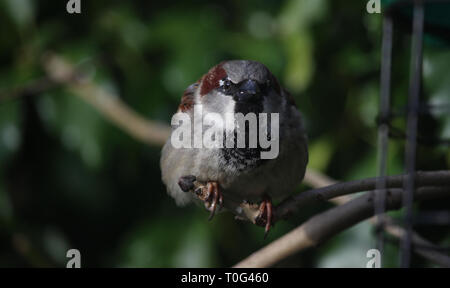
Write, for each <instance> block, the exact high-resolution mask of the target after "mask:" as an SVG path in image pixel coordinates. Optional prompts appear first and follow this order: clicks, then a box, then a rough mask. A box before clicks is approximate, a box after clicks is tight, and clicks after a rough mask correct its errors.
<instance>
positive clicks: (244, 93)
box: [233, 79, 261, 102]
mask: <svg viewBox="0 0 450 288" xmlns="http://www.w3.org/2000/svg"><path fill="white" fill-rule="evenodd" d="M260 95H261V90H260V88H259V85H258V83H257V82H256V81H255V80H251V79H249V80H245V81H243V82H242V83H240V85H239V89H238V90H237V91H236V92H235V94H234V97H233V98H234V99H235V100H236V101H237V102H254V101H255V100H257V99H258V98H259V97H260Z"/></svg>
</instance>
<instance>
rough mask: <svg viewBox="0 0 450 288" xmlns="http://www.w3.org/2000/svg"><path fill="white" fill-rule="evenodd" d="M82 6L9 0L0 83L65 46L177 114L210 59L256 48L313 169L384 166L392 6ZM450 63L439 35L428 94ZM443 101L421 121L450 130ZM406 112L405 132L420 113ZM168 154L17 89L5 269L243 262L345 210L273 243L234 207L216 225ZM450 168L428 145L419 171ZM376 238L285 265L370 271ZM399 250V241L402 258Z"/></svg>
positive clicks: (404, 74) (402, 99) (361, 233)
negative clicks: (72, 254)
mask: <svg viewBox="0 0 450 288" xmlns="http://www.w3.org/2000/svg"><path fill="white" fill-rule="evenodd" d="M81 3H82V13H81V14H79V15H77V14H73V15H70V14H68V13H66V10H65V9H66V7H65V6H66V1H50V0H47V1H45V0H40V1H38V0H36V1H33V0H20V1H19V0H0V95H8V93H9V91H13V90H15V89H20V87H26V86H27V85H28V84H29V83H30V82H31V81H34V80H37V79H41V77H43V76H44V75H45V73H44V71H43V69H42V65H41V61H42V55H44V53H45V52H47V51H53V52H56V53H58V54H60V55H61V56H63V57H65V58H67V59H68V60H70V61H72V62H73V63H75V64H77V65H79V67H80V68H81V69H83V71H85V73H88V74H89V75H90V76H92V77H93V79H94V81H95V82H96V83H97V84H98V85H101V86H102V87H104V88H105V89H108V90H110V91H113V92H114V93H116V94H117V95H120V97H121V98H122V99H123V100H124V101H125V102H126V103H127V104H128V105H130V106H131V107H132V108H133V109H135V110H136V111H138V112H139V113H140V114H142V115H143V116H145V117H147V118H149V119H154V120H158V121H162V122H166V123H168V122H169V119H170V117H171V115H172V113H173V112H174V111H175V110H176V107H177V105H178V102H179V99H180V96H181V95H182V93H183V90H184V89H185V88H186V87H187V86H188V85H189V84H191V83H193V82H195V81H196V80H197V79H198V78H200V77H201V75H202V74H203V73H205V72H206V71H207V70H208V69H209V68H210V67H211V66H213V65H215V64H217V63H218V62H220V61H222V60H225V59H234V58H238V59H253V60H257V61H260V62H262V63H264V64H266V65H267V66H268V67H269V68H270V69H271V70H272V72H273V73H274V74H275V75H277V77H278V78H279V79H280V80H281V82H282V84H283V85H284V86H285V87H286V88H287V89H288V90H289V91H291V92H292V94H293V95H294V97H295V99H296V101H297V104H298V107H299V109H300V110H301V111H302V112H303V114H304V117H305V121H306V127H307V131H308V134H309V138H310V143H309V146H310V167H312V168H315V169H318V170H320V171H322V172H324V173H326V174H328V175H329V176H331V177H334V178H336V179H341V180H350V179H356V178H363V177H372V176H375V175H376V171H377V170H376V143H377V141H376V135H377V134H376V123H375V118H376V116H377V111H378V94H379V73H380V71H379V67H380V57H381V56H380V46H381V16H380V15H377V14H372V15H371V14H368V13H366V11H365V5H366V3H365V1H343V0H342V1H326V0H320V1H318V0H285V1H275V0H272V1H269V0H267V1H258V0H251V1H237V0H227V1H218V2H214V1H206V0H204V1H201V0H198V1H144V0H140V1H106V0H99V1H89V0H81ZM398 35H400V36H397V37H396V39H395V43H394V48H395V49H394V59H395V60H394V65H393V78H392V83H393V89H392V90H393V95H392V97H393V104H394V106H395V107H396V108H397V109H399V110H401V109H404V107H405V103H406V97H407V91H408V79H409V77H408V75H409V73H408V71H409V70H408V69H409V44H410V41H409V40H410V39H409V37H408V36H407V34H401V33H399V34H398ZM449 61H450V53H449V51H448V50H444V48H442V47H440V48H433V47H426V49H425V62H424V80H425V87H424V99H428V100H429V101H430V102H431V103H434V104H436V105H437V106H439V107H441V106H442V107H444V106H443V105H445V104H447V105H448V104H449V102H450V99H449V98H450V97H449V92H450V73H449V65H448V63H449ZM0 97H1V96H0ZM434 112H435V113H434V114H433V115H431V116H427V118H426V119H421V120H423V121H421V122H420V123H422V124H421V126H420V133H425V134H426V135H427V136H429V137H447V138H450V117H449V114H450V113H449V110H448V107H447V110H445V109H436V111H434ZM395 124H396V125H398V126H399V127H400V129H404V125H405V121H404V120H402V119H398V120H395ZM403 155H404V143H403V141H402V140H394V141H391V144H390V147H389V173H390V174H396V173H401V172H402V170H403ZM159 157H160V148H159V147H147V146H145V145H144V144H142V143H137V142H136V141H135V140H133V139H131V138H130V137H129V136H128V135H127V134H126V133H124V132H123V131H121V130H120V129H119V128H117V127H115V126H112V125H111V124H110V123H109V122H107V121H105V119H103V117H102V116H101V115H100V114H98V112H97V111H95V110H94V109H93V108H92V107H90V106H89V105H88V104H86V103H84V102H82V101H81V100H80V99H79V98H76V97H73V95H71V93H70V92H68V91H67V90H66V89H64V87H58V88H54V89H49V90H48V91H45V92H43V93H38V95H37V94H36V93H34V94H33V93H32V92H29V93H25V95H22V97H21V99H14V100H2V101H1V102H0V267H16V266H26V267H27V266H59V267H64V266H65V263H66V261H67V259H66V258H65V251H67V249H69V248H77V249H79V250H80V251H81V255H82V265H83V266H84V267H98V266H114V267H161V266H162V267H205V266H206V267H216V266H230V265H232V264H234V263H236V262H237V261H239V260H241V259H242V258H243V257H245V256H247V255H249V254H250V253H251V252H253V251H255V250H257V249H258V248H260V247H262V246H264V245H265V244H267V243H269V242H270V241H271V240H273V239H276V238H277V237H280V236H281V235H283V234H284V233H286V232H287V231H289V230H291V229H292V228H293V227H295V226H296V225H297V224H299V223H301V222H302V221H304V220H306V219H307V218H308V217H310V216H312V215H314V214H315V213H318V212H320V211H323V210H324V209H326V208H329V207H330V206H329V205H317V206H315V207H308V208H307V209H304V211H302V212H301V213H300V214H299V215H297V216H296V217H295V218H293V219H291V220H290V221H289V222H283V223H278V224H277V225H276V227H274V229H273V231H272V232H271V234H270V235H269V237H268V239H267V240H265V241H264V240H263V231H262V229H261V228H259V227H254V226H253V225H250V224H248V223H241V222H237V221H235V220H234V219H233V217H232V215H231V214H229V213H222V214H220V215H217V216H216V218H215V219H214V220H213V221H212V222H210V223H209V222H208V221H207V213H206V212H205V211H203V210H202V209H200V208H199V207H195V206H190V207H186V208H179V207H176V206H175V203H174V202H173V201H172V199H171V198H170V197H169V196H167V195H166V193H165V187H164V186H163V184H162V183H161V180H160V170H159ZM449 166H450V152H449V151H448V149H447V148H446V147H419V151H418V167H419V169H448V168H449ZM306 188H307V187H303V186H302V187H298V189H297V192H299V191H301V190H304V189H306ZM427 205H428V206H429V207H431V208H433V207H435V206H436V203H429V204H427ZM439 205H441V206H442V207H447V208H448V203H438V206H439ZM445 205H447V206H445ZM428 206H427V207H428ZM419 228H420V227H419ZM435 228H436V229H429V228H427V229H425V230H424V231H426V232H427V233H431V234H430V235H431V236H430V237H431V238H432V239H433V240H435V241H447V242H448V241H449V239H450V238H449V237H450V235H449V234H448V231H447V230H442V229H441V228H442V227H435ZM430 230H432V231H430ZM374 243H375V241H374V237H373V233H372V231H371V228H370V225H369V224H367V223H362V224H359V225H357V226H356V227H354V228H352V229H349V230H348V231H346V232H344V233H342V234H340V235H339V237H336V238H335V239H333V240H331V241H329V242H328V243H326V244H324V245H323V246H321V247H318V248H317V249H311V250H308V251H306V252H303V253H300V254H299V255H293V256H292V257H290V258H289V259H287V260H285V261H283V262H282V263H280V264H279V265H280V266H295V267H297V266H320V267H328V266H333V267H335V266H340V267H342V266H357V267H364V266H365V263H366V261H367V260H366V258H365V255H366V251H367V250H368V249H370V248H373V246H374ZM396 247H397V245H395V244H389V245H388V252H387V255H386V257H385V258H386V261H387V262H386V263H388V264H387V265H388V266H395V265H396V263H397V262H396V261H397V248H396ZM414 261H415V262H414V265H418V266H420V265H425V263H424V262H423V261H422V260H420V259H414Z"/></svg>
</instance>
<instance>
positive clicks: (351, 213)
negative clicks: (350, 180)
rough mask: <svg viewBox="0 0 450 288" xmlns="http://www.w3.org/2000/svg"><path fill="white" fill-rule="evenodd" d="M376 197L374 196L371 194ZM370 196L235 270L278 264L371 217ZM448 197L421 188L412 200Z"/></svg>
mask: <svg viewBox="0 0 450 288" xmlns="http://www.w3.org/2000/svg"><path fill="white" fill-rule="evenodd" d="M402 192H403V190H402V189H391V190H389V193H390V197H389V198H388V200H387V205H386V209H387V210H393V209H398V208H400V207H401V196H402ZM374 193H377V192H374ZM372 195H373V193H367V194H364V195H363V196H360V197H358V198H356V199H354V200H351V201H350V202H348V203H346V204H344V205H340V206H337V207H334V208H332V209H329V210H327V211H325V212H323V213H320V214H318V215H316V216H314V217H312V218H310V219H309V220H308V221H306V222H305V223H303V224H302V225H300V226H299V227H297V228H295V229H294V230H292V231H291V232H289V233H287V234H285V235H284V236H282V237H281V238H279V239H277V240H275V241H273V242H272V243H270V244H269V245H267V246H265V247H264V248H262V249H260V250H258V251H256V252H255V253H253V254H252V255H250V256H249V257H247V258H245V259H244V260H242V261H241V262H239V263H237V264H236V265H235V266H234V267H236V268H245V267H254V268H262V267H270V266H272V265H274V264H275V263H277V262H278V261H280V260H282V259H284V258H286V257H288V256H290V255H293V254H295V253H297V252H299V251H301V250H304V249H306V248H309V247H312V246H315V245H318V244H319V243H321V242H323V241H325V240H326V239H329V238H330V237H332V236H334V235H336V234H337V233H339V232H341V231H343V230H345V229H347V228H349V227H351V226H353V225H354V224H356V223H359V222H361V221H362V220H364V219H367V218H369V217H371V216H373V214H374V209H373V199H372V197H371V196H372ZM444 196H450V187H423V188H419V189H417V192H416V195H415V199H416V200H426V199H432V198H439V197H444Z"/></svg>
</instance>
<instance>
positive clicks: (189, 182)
mask: <svg viewBox="0 0 450 288" xmlns="http://www.w3.org/2000/svg"><path fill="white" fill-rule="evenodd" d="M178 185H179V186H180V188H181V190H183V191H184V192H189V191H192V192H194V193H195V195H197V198H198V199H200V200H201V201H203V202H204V203H205V207H206V209H207V210H209V211H210V215H209V220H211V219H212V218H213V217H214V215H215V213H216V210H217V211H218V210H220V209H221V208H222V206H223V196H222V192H221V191H220V186H219V183H218V182H217V181H209V182H206V184H205V183H204V182H199V181H197V179H196V177H195V176H193V175H188V176H183V177H181V178H180V179H179V181H178Z"/></svg>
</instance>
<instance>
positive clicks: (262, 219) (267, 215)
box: [255, 196, 273, 239]
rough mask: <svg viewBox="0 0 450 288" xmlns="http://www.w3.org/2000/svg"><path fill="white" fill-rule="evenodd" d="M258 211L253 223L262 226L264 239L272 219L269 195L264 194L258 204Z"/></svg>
mask: <svg viewBox="0 0 450 288" xmlns="http://www.w3.org/2000/svg"><path fill="white" fill-rule="evenodd" d="M258 210H259V213H258V215H257V216H256V218H255V224H256V225H259V226H263V227H265V228H264V239H265V238H266V237H267V234H268V233H269V231H270V228H271V227H272V221H273V206H272V200H271V199H270V197H269V196H265V197H264V198H263V200H262V201H261V204H259V209H258Z"/></svg>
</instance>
